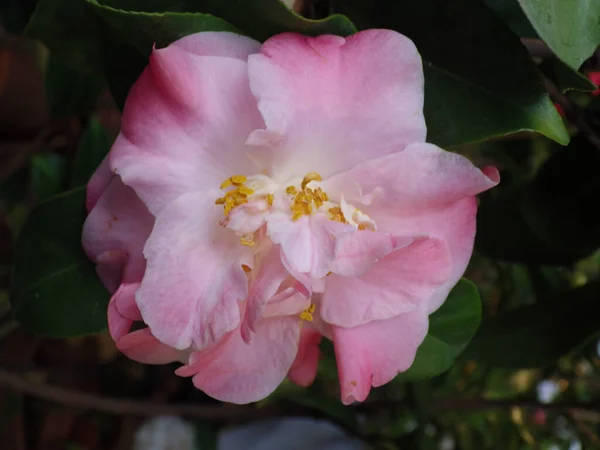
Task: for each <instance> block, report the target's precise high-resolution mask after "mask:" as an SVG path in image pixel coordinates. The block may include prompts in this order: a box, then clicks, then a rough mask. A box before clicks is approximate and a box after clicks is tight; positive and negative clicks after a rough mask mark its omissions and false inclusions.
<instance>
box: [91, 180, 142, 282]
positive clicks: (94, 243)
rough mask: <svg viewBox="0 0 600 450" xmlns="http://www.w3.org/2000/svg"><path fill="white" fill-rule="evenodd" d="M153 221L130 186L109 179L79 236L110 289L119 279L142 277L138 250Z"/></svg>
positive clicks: (132, 279) (140, 251) (128, 279)
mask: <svg viewBox="0 0 600 450" xmlns="http://www.w3.org/2000/svg"><path fill="white" fill-rule="evenodd" d="M153 224H154V218H153V217H152V216H151V215H150V213H149V212H148V210H147V209H146V207H145V206H144V204H143V203H142V202H141V201H140V199H139V198H138V197H137V195H136V194H135V192H134V191H133V189H131V188H129V187H127V186H125V185H124V184H123V183H122V182H121V180H120V179H119V178H118V177H115V178H113V180H112V181H111V182H110V184H109V186H108V187H107V188H106V190H105V191H104V193H103V194H102V196H101V197H100V199H99V200H98V201H97V203H96V204H95V206H94V208H93V209H92V211H91V212H90V214H89V215H88V217H87V219H86V221H85V224H84V226H83V235H82V244H83V248H84V250H85V252H86V253H87V255H88V256H89V258H90V259H91V260H92V261H94V262H95V263H96V264H97V271H98V274H99V275H100V278H101V279H102V281H103V283H104V285H105V286H106V287H107V288H108V289H109V290H110V291H111V292H114V291H115V290H116V289H117V288H118V286H119V284H120V283H121V282H122V281H124V282H128V283H132V282H138V281H140V280H141V279H142V276H143V274H144V269H145V267H146V260H145V259H144V256H143V254H142V249H143V246H144V243H145V242H146V239H147V238H148V236H149V235H150V231H151V230H152V226H153Z"/></svg>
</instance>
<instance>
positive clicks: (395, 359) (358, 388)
mask: <svg viewBox="0 0 600 450" xmlns="http://www.w3.org/2000/svg"><path fill="white" fill-rule="evenodd" d="M427 329H428V318H427V313H426V312H425V311H423V310H417V311H413V312H409V313H405V314H401V315H399V316H397V317H394V318H393V319H387V320H381V321H375V322H370V323H368V324H366V325H361V326H359V327H354V328H340V327H333V343H334V346H335V356H336V361H337V367H338V373H339V377H340V386H341V389H342V401H343V402H344V403H345V404H347V405H348V404H350V403H352V402H354V401H359V402H362V401H364V400H365V399H366V398H367V396H368V395H369V391H370V390H371V386H374V387H377V386H381V385H383V384H385V383H388V382H390V381H391V380H392V379H393V378H394V377H395V376H396V375H397V374H398V373H399V372H404V371H405V370H407V369H408V368H409V367H410V366H411V365H412V363H413V361H414V359H415V355H416V352H417V348H418V347H419V345H421V342H423V339H425V336H426V335H427Z"/></svg>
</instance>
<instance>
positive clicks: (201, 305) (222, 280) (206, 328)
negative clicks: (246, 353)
mask: <svg viewBox="0 0 600 450" xmlns="http://www.w3.org/2000/svg"><path fill="white" fill-rule="evenodd" d="M221 218H222V212H221V211H220V209H219V208H217V207H216V206H215V205H214V204H213V202H212V200H211V199H210V198H206V197H205V196H203V195H201V194H186V195H183V196H181V197H179V198H178V199H177V200H175V201H173V202H172V203H171V204H170V205H169V206H167V207H166V208H165V209H164V210H163V212H162V213H161V214H160V215H159V216H158V217H157V219H156V225H155V226H154V229H153V231H152V234H151V236H150V238H149V239H148V242H147V243H146V246H145V247H144V254H145V256H146V258H147V260H148V266H147V269H146V273H145V275H144V279H143V281H142V286H141V287H140V289H139V290H138V292H137V294H136V300H137V304H138V306H139V308H140V311H141V312H142V317H143V318H144V322H146V323H147V324H148V326H149V327H150V329H151V330H152V333H153V334H154V335H155V336H156V337H157V338H158V339H159V340H160V341H162V342H164V343H165V344H168V345H170V346H172V347H175V348H178V349H181V350H183V349H186V348H188V347H190V346H191V345H193V347H194V348H195V349H202V348H204V347H206V346H208V345H211V344H213V343H215V342H216V341H218V340H219V339H220V338H221V337H222V336H223V335H224V334H225V333H227V332H229V331H232V330H233V329H235V328H236V327H237V326H238V324H239V321H240V314H239V307H238V302H240V301H242V300H244V299H245V298H246V295H247V294H248V286H247V284H248V280H247V278H246V274H245V272H244V271H243V269H242V266H241V265H242V263H241V260H242V258H243V256H244V253H247V252H249V251H250V250H248V247H244V246H243V245H241V244H240V242H239V240H237V239H236V237H235V235H234V234H232V233H230V232H229V231H227V230H224V229H222V228H221V227H220V226H219V224H218V223H219V220H220V219H221Z"/></svg>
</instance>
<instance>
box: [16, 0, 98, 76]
mask: <svg viewBox="0 0 600 450" xmlns="http://www.w3.org/2000/svg"><path fill="white" fill-rule="evenodd" d="M25 32H26V34H27V35H28V36H29V37H32V38H35V39H39V40H40V41H42V43H43V44H44V45H45V46H46V47H48V48H49V49H50V51H51V52H52V53H53V55H55V56H58V57H60V58H61V59H62V60H63V62H64V63H65V64H67V65H68V66H69V67H72V68H79V69H85V70H88V71H91V72H94V73H101V69H102V68H101V67H100V65H99V64H98V60H97V40H96V35H95V33H94V29H93V27H92V26H91V21H90V16H89V14H88V11H87V9H86V4H85V2H84V1H83V0H40V1H39V2H38V4H37V6H36V8H35V11H34V12H33V15H32V16H31V19H30V20H29V23H28V25H27V29H26V30H25Z"/></svg>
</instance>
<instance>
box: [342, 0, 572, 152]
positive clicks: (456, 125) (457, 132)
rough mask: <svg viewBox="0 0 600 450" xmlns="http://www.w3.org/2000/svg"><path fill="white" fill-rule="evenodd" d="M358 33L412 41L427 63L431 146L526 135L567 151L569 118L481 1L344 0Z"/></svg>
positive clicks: (511, 35)
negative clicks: (375, 31)
mask: <svg viewBox="0 0 600 450" xmlns="http://www.w3.org/2000/svg"><path fill="white" fill-rule="evenodd" d="M336 5H338V7H339V8H340V10H341V11H342V12H344V13H346V14H347V15H348V17H349V18H350V19H351V20H353V21H354V22H355V23H356V24H357V26H359V28H390V29H394V30H396V31H399V32H400V33H402V34H405V35H406V36H408V37H409V38H411V39H412V40H413V41H414V42H415V44H416V46H417V48H418V50H419V52H420V53H421V55H422V57H423V60H424V70H425V118H426V120H427V126H428V140H429V141H431V142H434V143H436V144H438V145H441V146H451V145H458V144H462V143H466V142H473V141H478V140H483V139H486V138H489V137H493V136H501V135H505V134H509V133H515V132H517V131H522V130H532V131H537V132H539V133H541V134H543V135H545V136H547V137H549V138H551V139H554V140H556V141H557V142H559V143H561V144H566V143H567V142H568V141H569V135H568V133H567V131H566V129H565V126H564V124H563V121H562V119H561V118H560V116H559V114H558V113H557V112H556V109H555V108H554V105H553V104H552V102H551V101H550V98H549V97H548V95H547V93H546V92H545V91H544V89H543V87H542V85H541V83H540V78H539V76H538V73H537V71H536V68H535V66H534V64H533V62H532V61H531V58H530V57H529V54H528V52H527V50H526V49H525V48H524V47H523V46H522V44H521V42H520V40H519V38H518V37H517V36H516V35H514V33H512V32H511V31H510V29H509V28H508V27H507V26H506V25H505V24H504V23H503V22H502V21H501V20H500V19H498V18H497V17H496V16H495V15H494V14H493V13H492V12H491V11H490V10H489V9H487V8H486V7H485V5H483V4H482V3H481V2H479V1H477V0H457V1H452V2H449V1H447V0H408V1H403V2H391V1H386V0H338V1H337V2H336Z"/></svg>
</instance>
